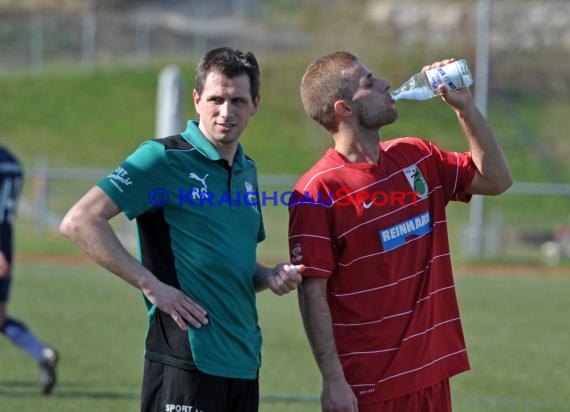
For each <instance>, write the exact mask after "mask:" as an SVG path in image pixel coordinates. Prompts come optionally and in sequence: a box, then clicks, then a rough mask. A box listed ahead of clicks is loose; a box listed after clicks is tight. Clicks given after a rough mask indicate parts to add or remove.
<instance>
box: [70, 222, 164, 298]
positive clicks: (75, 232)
mask: <svg viewBox="0 0 570 412" xmlns="http://www.w3.org/2000/svg"><path fill="white" fill-rule="evenodd" d="M62 227H65V229H64V230H62V233H63V234H64V236H66V237H68V238H69V239H70V240H71V241H73V242H74V243H75V244H77V245H78V246H79V247H80V248H81V249H82V250H83V251H84V252H85V254H86V255H87V256H89V257H90V258H91V259H92V260H93V261H95V262H96V263H97V264H99V265H100V266H102V267H104V268H105V269H107V270H108V271H110V272H112V273H114V274H116V275H117V276H119V277H120V278H122V279H124V280H125V281H126V282H128V283H130V284H131V285H133V286H135V287H136V288H138V289H141V290H144V289H145V288H148V283H149V282H150V281H151V280H153V279H152V278H154V275H152V274H151V273H150V272H149V271H148V270H146V269H145V268H144V267H143V266H142V265H141V264H140V262H139V261H138V260H136V259H135V258H134V257H133V256H132V255H131V254H130V253H129V252H128V251H127V250H126V249H125V247H124V246H123V245H122V243H121V242H120V240H119V239H118V238H117V236H116V235H115V233H114V232H113V229H112V228H111V226H110V224H109V222H107V221H106V220H104V219H102V218H91V219H85V221H81V220H80V221H74V222H66V221H65V220H64V223H63V224H62Z"/></svg>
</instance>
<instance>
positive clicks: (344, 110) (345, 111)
mask: <svg viewBox="0 0 570 412" xmlns="http://www.w3.org/2000/svg"><path fill="white" fill-rule="evenodd" d="M333 108H334V111H335V113H336V114H338V115H339V116H342V117H347V116H350V115H352V112H353V111H352V106H351V105H349V104H347V103H346V102H345V101H344V100H337V101H336V102H334V104H333Z"/></svg>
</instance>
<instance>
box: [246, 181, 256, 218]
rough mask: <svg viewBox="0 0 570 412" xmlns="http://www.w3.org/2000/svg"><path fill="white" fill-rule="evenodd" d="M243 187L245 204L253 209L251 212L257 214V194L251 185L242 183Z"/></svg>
mask: <svg viewBox="0 0 570 412" xmlns="http://www.w3.org/2000/svg"><path fill="white" fill-rule="evenodd" d="M244 186H245V193H246V196H247V203H248V204H249V205H250V206H251V207H252V208H253V210H255V212H256V213H259V210H257V204H258V201H257V193H256V192H255V191H254V190H253V185H252V184H251V183H249V182H244Z"/></svg>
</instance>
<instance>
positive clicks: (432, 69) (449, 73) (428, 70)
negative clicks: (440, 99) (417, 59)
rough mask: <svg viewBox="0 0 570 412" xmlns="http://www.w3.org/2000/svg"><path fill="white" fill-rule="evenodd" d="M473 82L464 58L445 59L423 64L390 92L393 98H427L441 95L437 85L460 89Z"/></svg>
mask: <svg viewBox="0 0 570 412" xmlns="http://www.w3.org/2000/svg"><path fill="white" fill-rule="evenodd" d="M472 83H473V76H472V75H471V72H470V70H469V66H468V65H467V61H466V60H465V59H461V60H457V61H456V60H455V59H447V60H442V61H440V62H435V63H433V64H431V65H429V66H424V67H423V68H422V71H421V72H420V73H416V74H415V75H413V76H412V77H410V78H409V79H408V80H407V81H405V82H404V83H403V84H402V86H400V87H399V88H398V89H396V90H394V91H393V92H392V97H393V98H394V100H400V99H409V100H427V99H431V98H432V97H435V96H438V95H441V92H440V91H439V89H438V88H439V86H440V85H442V84H443V85H444V86H445V87H446V89H448V90H449V89H452V90H456V89H461V88H466V87H469V86H470V85H471V84H472Z"/></svg>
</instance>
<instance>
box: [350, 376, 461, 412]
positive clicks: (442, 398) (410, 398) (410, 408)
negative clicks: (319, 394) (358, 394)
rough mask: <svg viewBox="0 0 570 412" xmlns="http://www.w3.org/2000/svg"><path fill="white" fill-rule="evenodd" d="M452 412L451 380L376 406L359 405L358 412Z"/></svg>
mask: <svg viewBox="0 0 570 412" xmlns="http://www.w3.org/2000/svg"><path fill="white" fill-rule="evenodd" d="M402 411H406V412H451V391H450V390H449V380H448V379H446V380H444V381H441V382H439V383H436V384H435V385H433V386H430V387H429V388H426V389H424V390H423V391H419V392H414V393H410V394H409V395H404V396H401V397H399V398H394V399H390V400H388V401H385V402H382V403H378V404H375V405H362V406H361V405H358V412H402Z"/></svg>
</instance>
